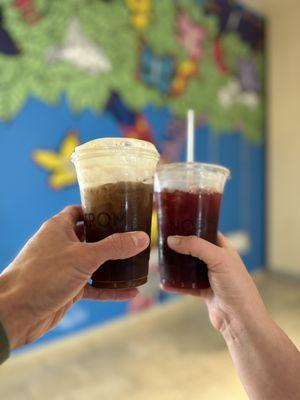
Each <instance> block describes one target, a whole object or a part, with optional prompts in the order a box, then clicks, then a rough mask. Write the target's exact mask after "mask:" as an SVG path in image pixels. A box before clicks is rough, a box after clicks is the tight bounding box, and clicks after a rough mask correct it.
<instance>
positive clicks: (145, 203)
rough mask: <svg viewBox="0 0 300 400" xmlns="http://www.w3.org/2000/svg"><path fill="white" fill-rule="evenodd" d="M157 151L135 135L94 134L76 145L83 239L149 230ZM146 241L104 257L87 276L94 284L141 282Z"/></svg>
mask: <svg viewBox="0 0 300 400" xmlns="http://www.w3.org/2000/svg"><path fill="white" fill-rule="evenodd" d="M158 160H159V154H158V152H157V150H156V148H155V146H153V145H152V144H151V143H149V142H146V141H142V140H137V139H122V138H104V139H96V140H92V141H90V142H87V143H85V144H83V145H81V146H78V147H76V149H75V151H74V153H73V155H72V161H73V163H74V164H75V167H76V172H77V179H78V183H79V187H80V194H81V202H82V207H83V211H84V225H85V236H86V241H87V242H96V241H98V240H102V239H104V238H106V237H107V236H109V235H112V234H113V233H120V232H130V231H144V232H146V233H148V235H150V230H151V218H152V205H153V176H154V173H155V169H156V165H157V163H158ZM149 252H150V248H149V247H148V248H147V249H146V250H144V251H143V252H142V253H140V254H138V255H136V256H134V257H131V258H129V259H126V260H112V261H108V262H106V263H104V264H103V265H102V266H101V267H100V268H99V269H98V270H97V271H96V272H95V273H94V274H93V276H92V285H93V286H95V287H98V288H105V289H110V288H111V289H118V288H131V287H136V286H140V285H142V284H144V283H145V282H147V274H148V262H149Z"/></svg>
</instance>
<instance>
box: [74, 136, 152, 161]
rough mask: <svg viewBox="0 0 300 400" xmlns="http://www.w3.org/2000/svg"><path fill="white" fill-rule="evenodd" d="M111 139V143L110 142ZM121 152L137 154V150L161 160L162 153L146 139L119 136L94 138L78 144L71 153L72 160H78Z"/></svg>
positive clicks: (145, 155) (148, 156)
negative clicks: (128, 144) (129, 144)
mask: <svg viewBox="0 0 300 400" xmlns="http://www.w3.org/2000/svg"><path fill="white" fill-rule="evenodd" d="M110 140H111V143H110V142H109V141H110ZM127 143H131V146H127V145H126V144H127ZM108 152H109V153H110V154H113V153H120V152H126V153H127V154H132V155H136V154H137V152H138V153H139V154H140V155H141V156H143V157H147V158H152V159H154V160H159V158H160V155H159V152H158V151H157V149H156V147H155V146H154V145H153V143H151V142H147V141H146V140H141V139H135V138H119V137H103V138H98V139H94V140H90V141H88V142H86V143H83V144H81V145H79V146H77V147H76V148H75V149H74V152H73V154H72V155H71V161H72V162H73V163H76V161H79V160H82V159H86V158H94V157H98V156H101V155H105V154H107V153H108Z"/></svg>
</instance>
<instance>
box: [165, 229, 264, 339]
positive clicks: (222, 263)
mask: <svg viewBox="0 0 300 400" xmlns="http://www.w3.org/2000/svg"><path fill="white" fill-rule="evenodd" d="M168 245H169V247H170V248H171V249H173V250H174V251H177V252H178V253H182V254H189V255H192V256H194V257H198V258H199V259H200V260H202V261H204V262H205V263H206V264H207V267H208V278H209V282H210V286H211V287H210V288H208V289H200V290H196V289H195V290H194V289H193V290H186V289H178V290H177V289H176V290H175V289H173V288H172V287H169V286H163V287H162V289H164V290H165V291H170V292H176V293H181V294H190V295H194V296H200V297H203V298H204V299H205V301H206V304H207V307H208V312H209V317H210V320H211V323H212V325H213V326H214V327H215V328H216V329H217V330H219V331H220V332H222V333H223V334H226V332H227V331H228V328H229V327H230V326H232V325H234V324H235V326H236V327H239V328H240V329H244V327H245V324H246V323H247V320H248V319H249V318H251V317H253V318H254V319H255V320H258V319H259V318H260V317H261V316H265V315H266V310H265V307H264V304H263V302H262V299H261V297H260V295H259V293H258V290H257V288H256V286H255V284H254V282H253V280H252V278H251V276H250V275H249V273H248V272H247V269H246V268H245V266H244V264H243V262H242V260H241V258H240V256H239V255H238V253H237V251H236V250H235V249H234V248H233V247H232V246H231V244H230V243H229V241H228V240H227V239H226V238H225V237H224V236H223V235H222V234H219V235H218V246H215V245H214V244H211V243H209V242H207V241H205V240H203V239H200V238H198V237H196V236H180V237H179V236H173V237H169V238H168ZM183 268H184V266H183ZM239 328H238V329H239Z"/></svg>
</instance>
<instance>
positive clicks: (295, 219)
mask: <svg viewBox="0 0 300 400" xmlns="http://www.w3.org/2000/svg"><path fill="white" fill-rule="evenodd" d="M246 2H247V4H248V5H251V6H254V7H258V8H259V9H260V10H262V11H263V12H264V13H265V14H266V16H267V18H268V68H267V79H268V201H267V216H268V227H267V228H268V235H267V245H268V264H269V266H270V267H271V268H272V269H274V270H278V271H283V272H292V273H295V274H298V275H299V276H300V0H285V1H282V0H247V1H245V3H246Z"/></svg>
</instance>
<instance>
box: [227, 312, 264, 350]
mask: <svg viewBox="0 0 300 400" xmlns="http://www.w3.org/2000/svg"><path fill="white" fill-rule="evenodd" d="M270 322H271V318H270V317H269V315H268V314H267V311H266V310H265V309H264V308H258V309H252V310H250V311H248V312H239V313H234V314H232V315H230V316H228V317H227V318H225V319H224V322H223V324H222V327H221V329H220V332H221V334H222V336H223V338H224V340H225V342H226V344H227V345H228V346H230V345H232V344H235V343H241V342H242V341H243V340H244V339H245V338H249V337H251V336H252V335H254V336H255V335H257V334H259V333H260V332H261V331H262V330H263V329H264V327H265V326H266V325H268V324H269V323H270Z"/></svg>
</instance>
